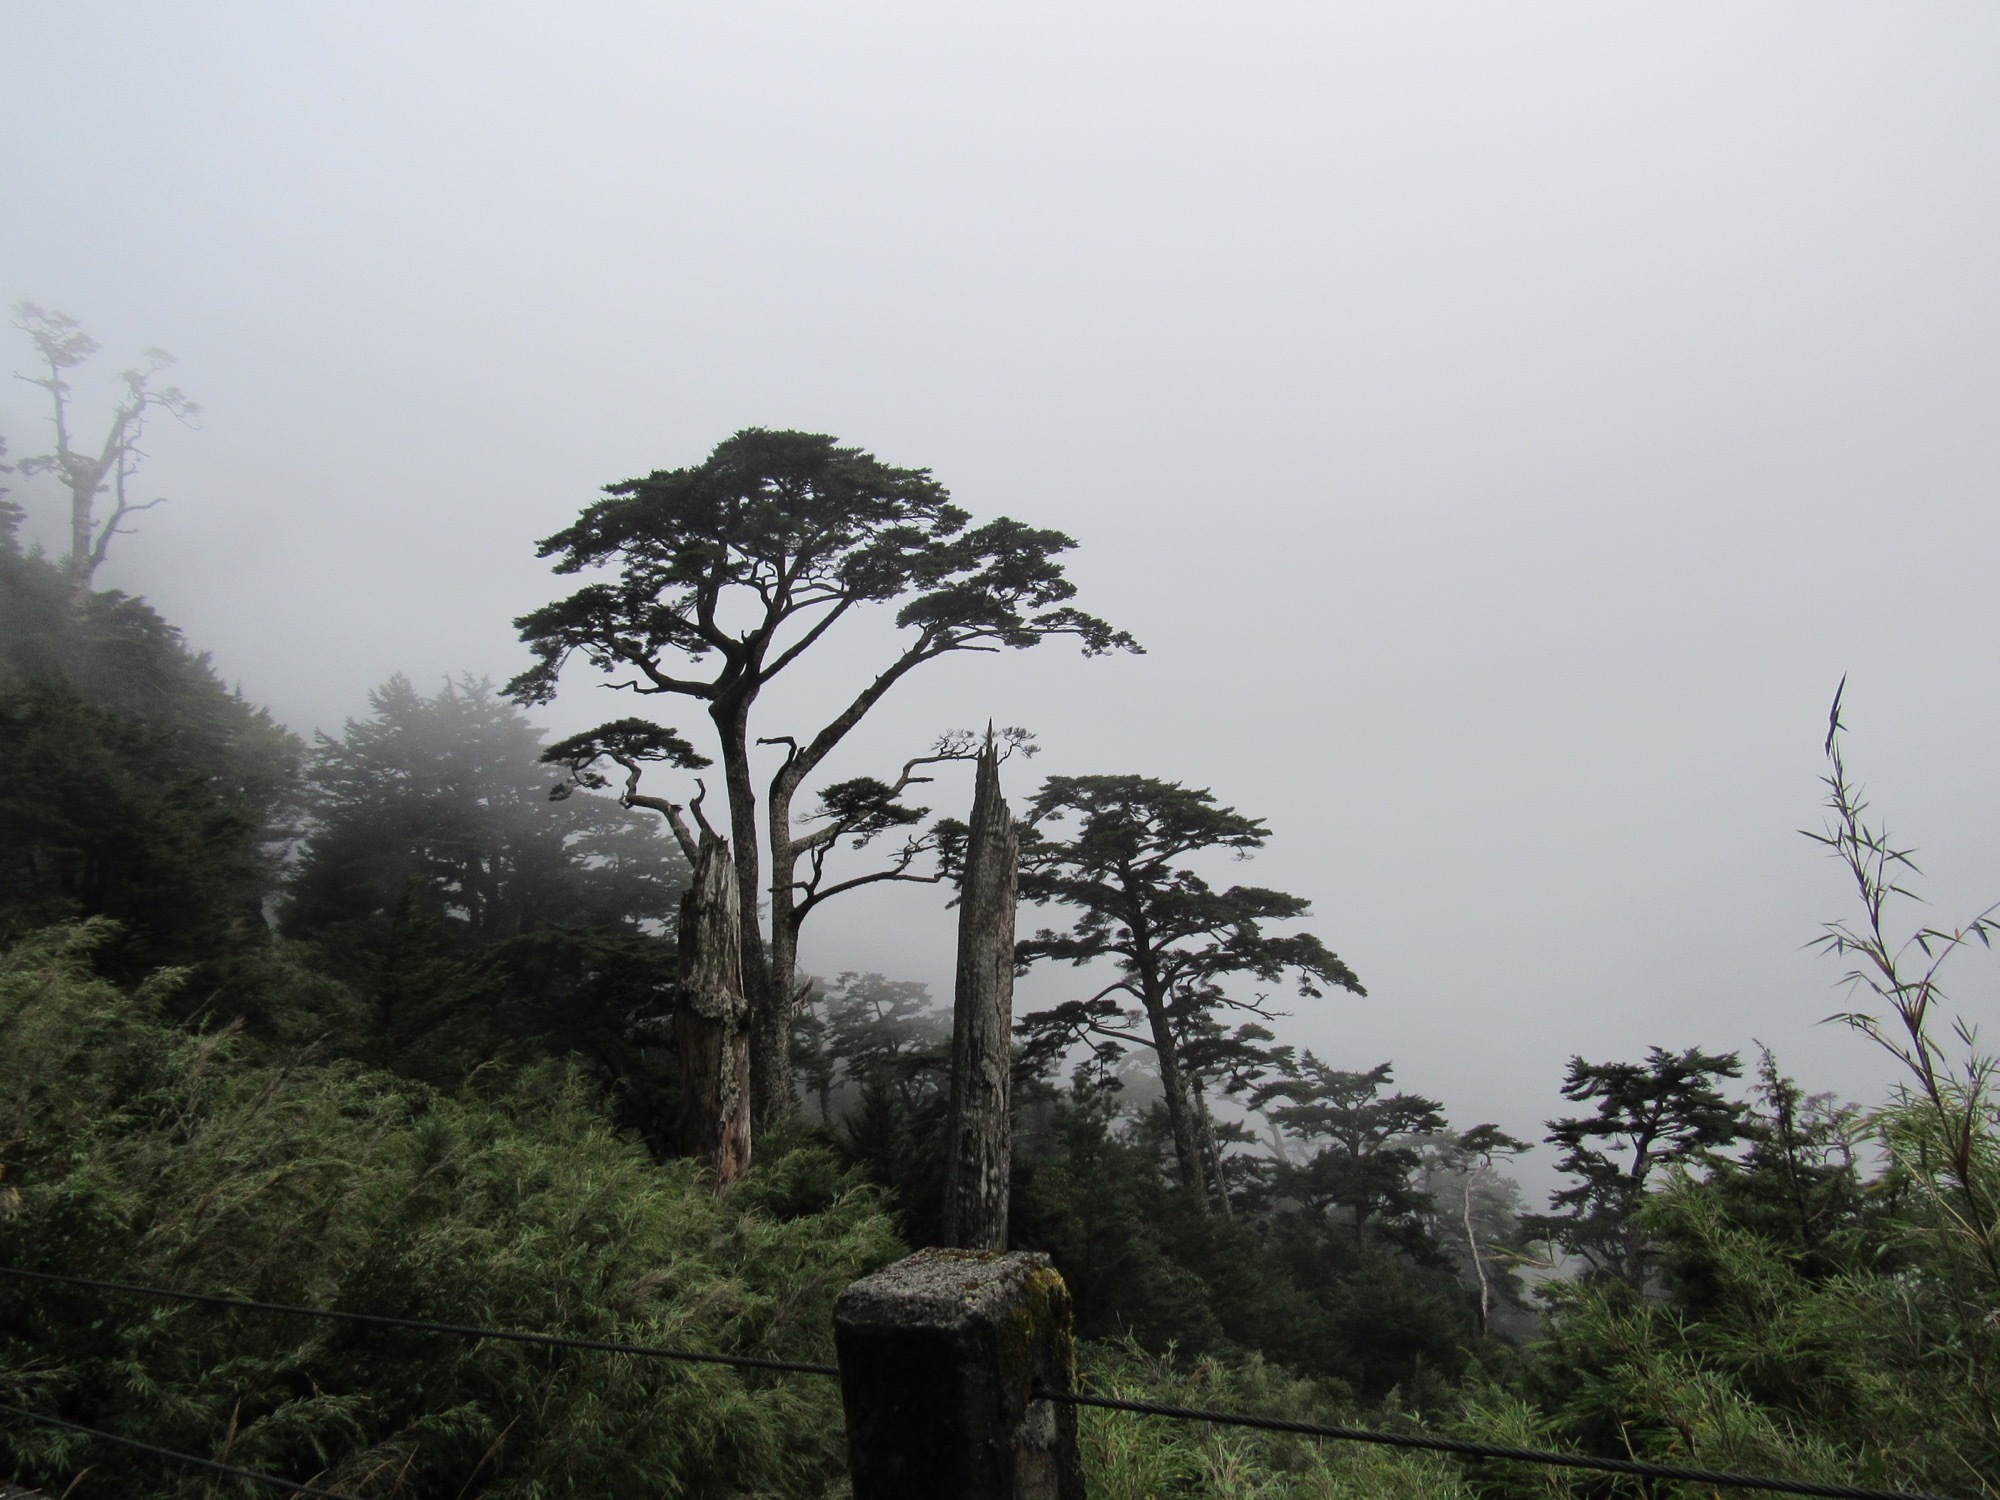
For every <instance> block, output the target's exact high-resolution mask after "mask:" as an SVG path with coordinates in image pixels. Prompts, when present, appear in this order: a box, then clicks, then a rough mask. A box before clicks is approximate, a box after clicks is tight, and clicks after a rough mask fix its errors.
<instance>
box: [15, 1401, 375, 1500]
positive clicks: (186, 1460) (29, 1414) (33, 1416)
mask: <svg viewBox="0 0 2000 1500" xmlns="http://www.w3.org/2000/svg"><path fill="white" fill-rule="evenodd" d="M0 1416H6V1417H25V1418H27V1419H28V1420H29V1421H30V1422H41V1423H43V1424H44V1425H46V1426H49V1427H60V1428H62V1429H63V1430H64V1431H65V1432H80V1433H83V1434H84V1435H85V1436H86V1437H94V1438H101V1439H103V1440H104V1441H105V1442H107V1443H117V1444H119V1445H120V1446H121V1447H125V1448H133V1449H137V1450H138V1451H139V1452H141V1453H146V1454H150V1455H151V1456H153V1457H154V1458H170V1459H172V1460H173V1461H174V1462H175V1463H182V1464H194V1465H195V1466H196V1467H198V1468H203V1469H210V1470H213V1471H214V1472H215V1473H217V1474H227V1475H229V1476H230V1477H231V1478H232V1479H248V1480H249V1481H251V1482H252V1483H253V1484H262V1485H268V1486H270V1487H271V1488H272V1489H275V1490H283V1491H284V1492H285V1493H286V1494H288V1495H308V1496H311V1497H313V1500H355V1497H354V1496H352V1495H348V1494H344V1493H342V1492H341V1491H339V1490H323V1489H319V1488H317V1487H315V1486H313V1485H310V1484H294V1483H293V1482H292V1481H291V1480H289V1479H280V1478H278V1476H277V1475H275V1474H260V1473H258V1472H257V1471H256V1470H255V1469H239V1468H237V1467H236V1465H234V1464H225V1463H221V1462H219V1461H218V1460H216V1459H213V1458H197V1457H196V1456H195V1455H194V1454H192V1453H180V1452H177V1451H175V1450H174V1449H172V1448H160V1447H156V1446H155V1445H154V1444H152V1443H142V1442H140V1441H139V1440H138V1439H137V1438H128V1437H120V1436H119V1435H118V1434H117V1433H115V1432H106V1431H104V1430H103V1429H102V1428H100V1427H86V1426H84V1425H83V1423H81V1422H65V1421H64V1420H63V1419H62V1418H61V1417H49V1416H44V1415H43V1414H42V1413H41V1412H38V1411H29V1410H27V1409H26V1408H25V1407H19V1406H8V1405H6V1404H5V1403H0Z"/></svg>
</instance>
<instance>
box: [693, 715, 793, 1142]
mask: <svg viewBox="0 0 2000 1500" xmlns="http://www.w3.org/2000/svg"><path fill="white" fill-rule="evenodd" d="M749 713H750V704H749V700H748V699H741V700H739V699H736V698H731V699H729V700H725V701H719V702H717V703H716V704H715V705H714V706H713V707H712V708H711V709H710V710H709V717H710V718H711V719H713V720H714V721H715V727H716V730H717V732H718V733H719V734H720V736H721V740H722V768H723V778H724V783H725V787H726V790H727V792H728V794H729V840H730V844H731V847H732V848H733V849H734V851H735V855H736V876H735V878H736V907H737V919H736V920H737V929H738V932H739V934H740V937H739V943H740V948H741V952H742V965H743V979H742V984H743V996H744V999H745V1000H746V1001H747V1002H748V1004H749V1008H750V1010H749V1047H750V1098H751V1105H752V1109H753V1112H754V1115H755V1118H756V1121H757V1123H758V1125H759V1126H768V1125H772V1124H775V1123H776V1122H777V1121H779V1120H782V1119H784V1118H785V1117H786V1116H787V1115H789V1114H790V1113H791V1097H792V1068H791V1041H792V1038H791V983H790V975H791V965H790V963H789V962H787V963H786V965H785V967H784V969H783V970H782V972H781V971H780V970H779V968H778V965H777V963H776V962H775V960H776V959H777V957H778V954H777V951H776V950H777V949H778V948H780V947H781V946H783V947H786V948H788V949H789V944H784V943H782V941H781V934H780V932H779V928H778V922H777V920H776V918H775V916H774V918H773V921H772V943H771V945H770V948H768V949H767V948H766V947H765V944H764V934H763V932H762V930H761V929H760V928H759V926H758V924H757V910H758V907H759V905H760V904H761V903H762V901H763V896H764V893H763V891H761V890H760V889H759V888H758V872H759V865H760V860H759V859H758V852H759V830H758V827H757V792H756V789H755V788H754V787H753V786H752V784H751V781H750V747H749V732H750V731H749ZM774 1090H775V1091H776V1092H775V1094H774V1092H773V1091H774ZM774 1099H776V1100H777V1101H778V1102H777V1103H775V1105H774V1102H773V1101H774Z"/></svg>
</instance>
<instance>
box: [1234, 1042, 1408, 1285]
mask: <svg viewBox="0 0 2000 1500" xmlns="http://www.w3.org/2000/svg"><path fill="white" fill-rule="evenodd" d="M1394 1076H1395V1074H1394V1068H1393V1066H1392V1065H1391V1064H1389V1063H1381V1064H1379V1065H1378V1066H1376V1067H1373V1068H1370V1069H1369V1070H1368V1071H1367V1072H1366V1073H1353V1072H1347V1071H1343V1070H1342V1069H1339V1068H1332V1067H1328V1066H1327V1065H1326V1064H1325V1063H1323V1062H1321V1061H1320V1060H1319V1059H1318V1058H1317V1057H1315V1056H1313V1054H1312V1053H1311V1052H1307V1053H1306V1054H1305V1056H1304V1057H1303V1058H1301V1059H1300V1060H1299V1062H1298V1063H1297V1064H1296V1065H1295V1066H1294V1067H1293V1068H1292V1069H1291V1070H1290V1071H1289V1076H1287V1077H1285V1078H1282V1079H1279V1080H1277V1081H1275V1082H1272V1083H1269V1084H1266V1085H1264V1086H1263V1087H1262V1088H1260V1089H1258V1090H1257V1092H1256V1093H1255V1094H1254V1095H1253V1096H1252V1101H1251V1102H1252V1105H1253V1106H1254V1107H1255V1108H1257V1109H1260V1110H1262V1111H1263V1112H1264V1114H1265V1115H1267V1116H1268V1117H1269V1118H1270V1119H1271V1120H1272V1121H1274V1122H1275V1123H1276V1124H1277V1125H1278V1126H1279V1128H1281V1129H1282V1130H1284V1131H1285V1132H1286V1133H1287V1134H1289V1135H1291V1136H1292V1137H1293V1138H1294V1139H1296V1140H1298V1141H1300V1142H1302V1143H1304V1144H1305V1145H1307V1146H1308V1147H1311V1146H1317V1147H1318V1149H1317V1151H1315V1152H1314V1154H1313V1156H1312V1157H1311V1158H1310V1159H1309V1160H1307V1161H1306V1162H1304V1163H1303V1164H1302V1165H1300V1166H1296V1167H1293V1166H1289V1165H1287V1166H1281V1167H1280V1169H1279V1171H1278V1174H1277V1182H1278V1189H1279V1191H1280V1192H1282V1193H1284V1194H1286V1195H1288V1196H1290V1197H1294V1198H1296V1199H1298V1201H1299V1202H1300V1203H1302V1204H1304V1205H1305V1207H1306V1208H1307V1209H1308V1210H1309V1211H1311V1212H1312V1213H1314V1214H1317V1215H1321V1216H1324V1214H1325V1213H1326V1211H1327V1210H1328V1209H1330V1208H1340V1209H1345V1210H1346V1211H1347V1213H1348V1215H1349V1222H1350V1224H1351V1227H1352V1228H1353V1231H1354V1242H1355V1244H1356V1245H1360V1244H1363V1243H1365V1241H1366V1238H1367V1234H1368V1228H1369V1224H1370V1221H1371V1220H1372V1221H1376V1222H1377V1223H1378V1224H1379V1226H1380V1228H1381V1230H1382V1231H1383V1233H1384V1234H1385V1236H1386V1237H1387V1238H1389V1239H1391V1240H1394V1241H1395V1242H1396V1243H1398V1244H1402V1245H1404V1246H1406V1247H1408V1246H1410V1245H1412V1244H1414V1243H1416V1242H1417V1241H1419V1240H1420V1239H1421V1238H1422V1235H1423V1226H1422V1222H1421V1220H1422V1215H1423V1214H1424V1212H1425V1211H1426V1210H1427V1209H1428V1208H1429V1207H1430V1204H1429V1201H1428V1199H1427V1198H1426V1196H1425V1194H1424V1192H1423V1191H1422V1189H1421V1188H1419V1187H1418V1186H1417V1184H1416V1180H1415V1179H1416V1176H1417V1174H1418V1172H1419V1171H1420V1170H1421V1169H1422V1167H1423V1164H1424V1157H1423V1150H1422V1143H1423V1141H1424V1139H1425V1138H1427V1137H1430V1136H1435V1135H1437V1134H1439V1133H1441V1132H1442V1131H1443V1130H1444V1129H1445V1128H1446V1127H1445V1118H1444V1105H1443V1104H1441V1103H1439V1102H1438V1101H1437V1100H1436V1099H1426V1098H1425V1097H1424V1096H1423V1095H1421V1094H1404V1093H1394V1094H1385V1093H1384V1092H1383V1090H1384V1089H1386V1088H1388V1087H1389V1085H1390V1083H1391V1082H1392V1081H1393V1079H1394Z"/></svg>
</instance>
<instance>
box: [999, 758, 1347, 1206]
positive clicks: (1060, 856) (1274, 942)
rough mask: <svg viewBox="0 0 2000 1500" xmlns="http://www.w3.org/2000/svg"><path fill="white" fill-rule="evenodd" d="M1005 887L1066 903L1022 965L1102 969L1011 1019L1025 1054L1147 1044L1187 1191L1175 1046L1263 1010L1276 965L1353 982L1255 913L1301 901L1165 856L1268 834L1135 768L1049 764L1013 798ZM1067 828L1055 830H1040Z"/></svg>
mask: <svg viewBox="0 0 2000 1500" xmlns="http://www.w3.org/2000/svg"><path fill="white" fill-rule="evenodd" d="M1025 822H1026V824H1027V826H1028V830H1029V832H1028V833H1027V834H1026V835H1024V837H1023V840H1022V856H1021V857H1022V865H1023V869H1022V874H1021V896H1022V898H1023V899H1024V900H1028V901H1032V902H1035V903H1036V904H1038V905H1048V904H1056V905H1062V906H1070V907H1074V908H1075V909H1076V911H1077V917H1076V920H1075V921H1074V922H1073V923H1072V925H1071V926H1070V928H1069V929H1068V930H1067V931H1057V930H1054V929H1048V928H1045V929H1043V930H1042V931H1040V932H1038V933H1036V934H1035V935H1034V936H1033V937H1032V938H1028V939H1026V940H1024V941H1023V942H1022V943H1020V945H1019V946H1018V949H1017V952H1018V954H1019V957H1020V960H1021V962H1023V963H1036V962H1040V961H1042V960H1046V959H1058V960H1062V961H1065V962H1068V963H1070V964H1073V965H1078V966H1082V965H1087V964H1092V963H1095V962H1097V961H1099V960H1109V961H1110V963H1111V965H1112V973H1113V975H1114V977H1113V978H1112V979H1111V980H1110V981H1109V982H1108V983H1106V984H1104V985H1102V986H1101V987H1100V988H1098V989H1097V990H1096V991H1094V992H1093V993H1092V994H1090V995H1089V996H1087V997H1085V998H1082V999H1078V1000H1071V1001H1067V1002H1065V1003H1064V1004H1062V1005H1059V1006H1056V1007H1055V1008H1054V1009H1051V1010H1045V1011H1039V1012H1037V1013H1035V1014H1033V1015H1030V1016H1027V1017H1025V1018H1024V1019H1023V1020H1022V1022H1021V1024H1020V1028H1019V1029H1020V1030H1021V1032H1022V1034H1023V1035H1024V1036H1025V1037H1026V1038H1027V1039H1028V1048H1029V1055H1030V1057H1031V1058H1035V1059H1039V1060H1052V1059H1053V1058H1055V1057H1057V1056H1059V1055H1061V1054H1062V1053H1063V1052H1064V1051H1066V1050H1067V1049H1068V1048H1070V1047H1071V1046H1073V1045H1076V1044H1078V1043H1083V1044H1085V1045H1088V1046H1090V1047H1091V1048H1092V1051H1093V1058H1094V1060H1095V1062H1096V1064H1097V1066H1099V1067H1100V1068H1107V1067H1109V1066H1110V1065H1111V1064H1113V1063H1114V1062H1115V1061H1116V1059H1117V1058H1119V1057H1120V1056H1122V1055H1123V1054H1124V1052H1125V1050H1126V1048H1127V1047H1128V1046H1132V1045H1137V1046H1139V1047H1143V1048H1145V1049H1147V1050H1148V1051H1150V1052H1151V1053H1152V1054H1153V1058H1154V1062H1155V1065H1156V1066H1157V1067H1158V1069H1159V1073H1160V1083H1161V1086H1162V1088H1163V1089H1164V1093H1165V1101H1164V1102H1165V1107H1166V1111H1167V1118H1168V1122H1169V1124H1170V1127H1171V1131H1172V1136H1173V1146H1174V1156H1175V1159H1176V1162H1177V1164H1178V1165H1179V1168H1180V1175H1181V1181H1182V1183H1183V1185H1184V1186H1185V1187H1187V1188H1188V1189H1189V1190H1190V1191H1191V1192H1195V1193H1197V1194H1203V1196H1204V1198H1206V1194H1205V1192H1204V1178H1205V1176H1207V1175H1208V1174H1206V1173H1205V1172H1204V1170H1203V1158H1204V1152H1203V1149H1202V1142H1201V1130H1200V1117H1199V1113H1198V1111H1197V1109H1196V1106H1195V1103H1194V1095H1193V1092H1192V1090H1193V1084H1192V1082H1191V1080H1190V1078H1189V1075H1188V1070H1187V1061H1188V1049H1189V1046H1190V1044H1192V1043H1195V1042H1197V1041H1204V1042H1205V1041H1207V1039H1208V1032H1207V1029H1206V1028H1207V1022H1208V1020H1209V1018H1211V1017H1212V1016H1214V1015H1215V1014H1216V1013H1218V1012H1229V1011H1235V1012H1239V1013H1247V1014H1250V1015H1255V1016H1260V1017H1265V1016H1269V1015H1271V1014H1272V1011H1271V1008H1270V997H1269V995H1268V993H1267V992H1266V991H1264V990H1256V989H1252V990H1251V991H1250V992H1248V993H1246V992H1245V989H1244V987H1243V982H1245V981H1248V982H1249V983H1250V984H1251V985H1259V984H1261V985H1274V984H1277V983H1279V982H1281V981H1283V980H1284V979H1285V978H1286V977H1287V976H1290V977H1291V978H1292V980H1293V981H1294V982H1295V984H1296V988H1297V991H1298V993H1299V994H1300V995H1303V996H1309V997H1318V996H1319V995H1321V994H1323V993H1324V992H1325V989H1326V988H1327V987H1333V988H1337V989H1344V990H1348V991H1351V992H1352V993H1354V994H1357V995H1360V994H1366V993H1367V992H1366V991H1365V990H1364V989H1363V988H1362V987H1361V981H1360V980H1359V979H1357V978H1356V977H1355V975H1354V972H1353V970H1351V969H1349V968H1348V966H1347V965H1346V964H1345V963H1343V962H1342V961H1341V960H1340V958H1339V957H1338V956H1337V955H1336V954H1334V953H1332V952H1330V951H1329V950H1328V949H1327V948H1326V947H1325V945H1324V944H1322V943H1321V942H1320V940H1319V939H1318V938H1316V937H1314V936H1313V935H1312V934H1311V933H1306V932H1300V933H1291V934H1275V933H1269V932H1266V931H1265V926H1266V924H1267V923H1271V922H1289V921H1293V920H1295V919H1297V918H1300V917H1303V916H1304V915H1306V913H1307V911H1308V910H1309V909H1310V903H1309V902H1307V901H1306V900H1305V899H1304V898H1303V897H1300V896H1292V895H1288V894H1286V893H1285V892H1283V891H1273V890H1266V889H1263V888H1262V887H1258V886H1240V885H1239V886H1230V887H1229V888H1228V889H1227V890H1221V891H1218V890H1215V889H1214V888H1213V887H1211V886H1210V885H1209V883H1208V882H1207V881H1206V880H1205V879H1203V878H1202V877H1201V876H1200V875H1198V874H1196V873H1195V872H1194V871H1193V870H1191V869H1188V868H1186V867H1185V866H1184V865H1183V864H1182V863H1181V861H1182V860H1184V859H1186V858H1188V857H1189V856H1190V855H1199V854H1205V853H1210V852H1218V851H1227V852H1232V853H1237V854H1241V853H1244V852H1246V851H1248V850H1251V849H1258V848H1262V847H1263V844H1264V841H1265V839H1266V838H1267V837H1268V836H1269V833H1270V830H1269V829H1268V828H1267V827H1266V826H1265V825H1264V824H1263V823H1262V822H1260V821H1258V820H1257V819H1255V818H1251V817H1247V816H1245V815H1244V814H1242V813H1239V812H1237V811H1236V809H1234V808H1233V807H1218V806H1217V805H1216V802H1215V798H1214V796H1213V794H1211V793H1210V792H1207V791H1205V790H1195V789H1191V788H1188V787H1184V786H1181V785H1180V784H1179V783H1177V782H1171V781H1156V780H1153V779H1151V778H1149V777H1144V776H1051V777H1050V778H1049V779H1048V781H1047V782H1045V783H1044V784H1043V786H1042V789H1041V791H1040V792H1038V793H1037V794H1036V796H1035V798H1034V800H1033V801H1032V802H1031V803H1030V804H1029V805H1028V809H1027V813H1026V817H1025ZM1059 824H1062V825H1068V826H1067V827H1065V828H1064V832H1065V833H1067V834H1068V837H1066V838H1057V837H1054V836H1052V834H1051V833H1050V832H1049V830H1050V829H1052V828H1054V827H1055V826H1056V825H1059Z"/></svg>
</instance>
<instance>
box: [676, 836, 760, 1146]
mask: <svg viewBox="0 0 2000 1500" xmlns="http://www.w3.org/2000/svg"><path fill="white" fill-rule="evenodd" d="M739 910H740V908H739V907H738V905H737V895H736V871H735V867H734V862H733V861H732V860H731V859H730V857H729V846H728V845H727V844H726V843H724V842H723V841H722V840H721V839H719V838H717V837H716V836H715V835H714V834H705V835H703V837H702V841H701V848H700V850H699V852H698V853H697V854H696V856H695V863H694V878H693V879H692V880H691V881H690V882H689V884H688V888H687V893H686V894H685V895H684V896H682V897H681V930H680V958H681V962H680V983H679V1003H678V1004H677V1005H676V1006H675V1007H674V1038H675V1041H676V1043H677V1045H678V1047H679V1050H680V1058H681V1104H680V1114H679V1117H678V1119H677V1120H676V1123H675V1141H676V1144H677V1145H678V1146H679V1148H680V1153H681V1155H683V1156H692V1157H695V1158H697V1159H698V1160H700V1161H701V1162H702V1164H703V1165H705V1166H707V1167H708V1168H709V1169H710V1170H712V1171H713V1172H714V1173H715V1175H716V1176H717V1177H718V1178H720V1179H721V1180H722V1181H723V1182H733V1181H735V1180H736V1178H738V1177H740V1176H741V1175H742V1174H743V1172H744V1170H745V1169H746V1168H747V1167H748V1166H749V1165H750V1033H749V1019H750V1002H749V1000H748V999H747V998H746V997H745V996H744V994H743V948H742V943H743V937H742V932H743V929H742V925H741V923H740V921H739V919H738V918H739Z"/></svg>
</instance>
